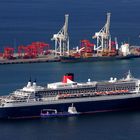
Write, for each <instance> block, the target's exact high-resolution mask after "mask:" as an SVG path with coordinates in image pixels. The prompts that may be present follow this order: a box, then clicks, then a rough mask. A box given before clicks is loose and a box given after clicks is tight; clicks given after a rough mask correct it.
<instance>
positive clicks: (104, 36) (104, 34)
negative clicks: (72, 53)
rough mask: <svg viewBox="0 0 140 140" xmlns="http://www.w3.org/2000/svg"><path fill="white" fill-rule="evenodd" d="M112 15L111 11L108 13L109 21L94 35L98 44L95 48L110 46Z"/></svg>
mask: <svg viewBox="0 0 140 140" xmlns="http://www.w3.org/2000/svg"><path fill="white" fill-rule="evenodd" d="M110 16H111V13H107V21H106V24H105V25H104V27H103V28H102V29H101V30H100V31H99V32H96V33H95V35H94V36H93V39H94V38H96V39H97V43H96V46H95V47H94V50H101V51H102V50H104V49H106V48H109V42H110V41H111V36H110V31H109V30H110Z"/></svg>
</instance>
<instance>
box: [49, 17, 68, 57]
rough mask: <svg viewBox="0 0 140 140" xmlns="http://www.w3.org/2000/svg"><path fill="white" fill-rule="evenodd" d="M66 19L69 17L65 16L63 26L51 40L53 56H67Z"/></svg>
mask: <svg viewBox="0 0 140 140" xmlns="http://www.w3.org/2000/svg"><path fill="white" fill-rule="evenodd" d="M68 17H69V15H65V23H64V26H63V27H62V29H61V30H60V31H59V32H58V33H57V34H54V35H53V38H52V39H51V40H54V41H55V55H60V56H64V55H69V35H68Z"/></svg>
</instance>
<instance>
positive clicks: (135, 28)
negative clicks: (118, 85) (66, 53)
mask: <svg viewBox="0 0 140 140" xmlns="http://www.w3.org/2000/svg"><path fill="white" fill-rule="evenodd" d="M139 7H140V1H139V0H133V1H131V0H118V1H115V0H104V1H101V0H94V1H93V0H86V1H85V0H81V1H78V0H71V1H66V0H60V1H59V2H58V1H56V0H13V1H9V0H1V1H0V52H2V51H3V48H4V47H5V46H13V47H15V49H17V46H18V45H21V44H23V45H27V44H29V43H31V42H33V41H45V42H47V43H49V44H51V46H52V48H53V45H54V42H52V41H51V40H50V38H51V37H52V35H53V34H54V33H57V32H58V31H59V30H60V29H61V27H62V25H63V22H64V15H65V14H69V35H70V46H71V48H72V47H75V46H78V45H79V41H80V40H81V39H90V40H91V41H93V40H92V39H91V37H92V35H94V32H96V31H99V30H100V29H101V28H102V27H103V25H104V23H105V20H106V13H107V12H111V34H112V38H113V37H116V36H117V37H118V41H119V43H120V44H121V42H129V43H130V44H132V45H140V38H139V34H140V26H139V25H140V14H139V13H140V9H139ZM93 42H94V41H93ZM94 43H95V42H94ZM139 66H140V58H135V59H131V60H121V61H119V60H116V61H108V62H90V63H70V64H68V63H60V62H54V63H33V64H14V65H0V95H6V94H9V93H11V92H12V91H14V90H16V89H18V88H21V87H23V86H24V85H26V84H27V82H28V80H29V79H30V77H31V79H32V81H34V80H36V81H37V84H41V85H46V84H47V83H51V82H57V81H61V80H62V76H63V75H64V74H65V73H68V72H72V73H74V74H75V81H79V82H82V81H83V82H85V81H87V80H88V79H89V78H90V79H91V81H92V80H109V79H110V77H116V78H123V77H124V76H126V73H127V72H128V71H129V70H130V71H131V73H132V75H133V76H134V77H138V78H140V67H139ZM132 106H133V104H132ZM139 130H140V110H138V111H131V112H115V113H98V114H87V115H82V116H75V117H74V116H73V117H61V118H48V119H32V120H8V121H0V139H1V140H9V139H14V140H25V139H26V140H32V139H34V140H40V139H42V140H62V139H63V140H87V139H89V140H90V139H94V140H132V139H134V140H139V139H140V134H139Z"/></svg>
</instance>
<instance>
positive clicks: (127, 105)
mask: <svg viewBox="0 0 140 140" xmlns="http://www.w3.org/2000/svg"><path fill="white" fill-rule="evenodd" d="M135 109H137V110H138V109H140V79H136V78H134V77H133V76H132V75H131V73H130V71H129V72H128V74H127V75H126V76H125V77H124V78H122V79H117V78H113V77H111V78H109V80H103V81H91V79H88V80H87V82H76V81H75V80H74V74H73V73H67V74H65V75H64V76H63V78H62V81H61V82H55V83H49V84H46V85H45V86H39V85H37V83H36V81H34V82H32V81H31V80H29V82H28V83H27V85H26V86H24V87H23V88H21V89H17V90H16V91H13V92H12V93H10V94H9V95H5V96H0V118H1V119H22V118H40V117H41V116H42V113H44V110H45V113H44V114H46V116H47V115H48V114H49V115H50V111H53V110H54V111H55V114H52V115H51V116H57V114H58V116H59V115H60V116H63V114H64V115H66V114H67V116H68V115H71V114H73V115H76V114H78V115H80V114H85V113H97V112H108V111H123V110H135ZM44 114H43V115H44ZM49 115H48V116H49Z"/></svg>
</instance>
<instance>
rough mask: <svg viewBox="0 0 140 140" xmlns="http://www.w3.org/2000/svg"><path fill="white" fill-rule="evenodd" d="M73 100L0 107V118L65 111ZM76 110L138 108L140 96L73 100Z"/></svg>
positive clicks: (107, 110)
mask: <svg viewBox="0 0 140 140" xmlns="http://www.w3.org/2000/svg"><path fill="white" fill-rule="evenodd" d="M72 103H73V102H71V103H70V102H69V103H58V104H57V103H56V104H46V105H36V106H34V105H33V106H24V107H3V108H0V118H1V119H21V118H40V117H41V116H40V114H41V110H42V109H56V110H57V111H58V112H67V111H68V107H69V106H71V104H72ZM74 106H75V107H76V109H77V112H78V113H80V114H85V113H97V112H109V111H121V110H139V109H140V97H132V98H124V99H112V100H107V99H106V100H98V101H86V102H74Z"/></svg>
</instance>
